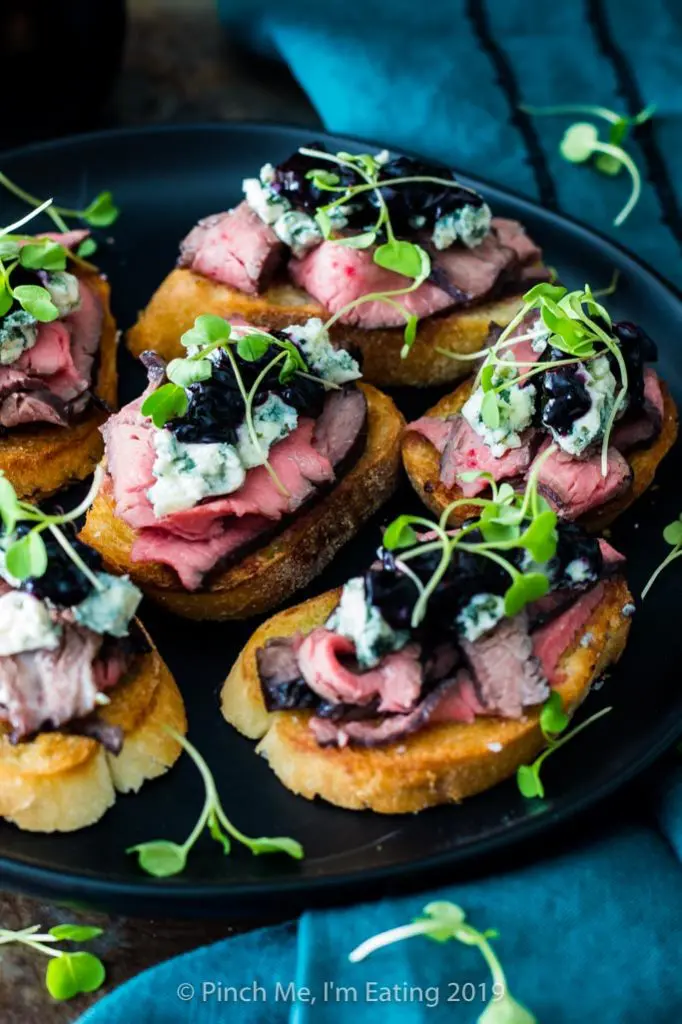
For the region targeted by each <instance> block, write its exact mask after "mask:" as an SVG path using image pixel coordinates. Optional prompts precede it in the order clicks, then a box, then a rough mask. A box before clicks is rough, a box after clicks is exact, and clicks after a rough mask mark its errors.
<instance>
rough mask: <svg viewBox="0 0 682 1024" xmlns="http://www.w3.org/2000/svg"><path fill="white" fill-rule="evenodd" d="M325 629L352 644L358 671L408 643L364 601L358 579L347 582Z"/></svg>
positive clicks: (362, 585)
mask: <svg viewBox="0 0 682 1024" xmlns="http://www.w3.org/2000/svg"><path fill="white" fill-rule="evenodd" d="M326 625H327V629H330V630H332V631H333V632H335V633H339V634H340V635H341V636H345V637H348V639H349V640H352V641H353V643H354V644H355V656H356V658H357V660H358V663H359V664H360V666H361V667H362V668H365V669H367V668H374V667H375V666H376V665H378V664H379V662H380V661H381V659H382V657H383V656H384V655H385V654H388V653H390V652H391V651H398V650H400V648H401V647H404V646H405V644H406V643H407V641H408V639H409V633H408V632H406V631H405V630H394V629H393V628H392V627H391V626H389V624H388V622H386V620H385V619H384V617H383V615H382V614H381V612H380V611H379V609H378V608H375V607H374V605H373V604H371V603H370V602H369V601H368V599H367V592H366V589H365V581H364V579H363V578H362V576H355V577H354V578H353V579H351V580H348V582H347V583H346V584H345V586H344V588H343V590H342V592H341V600H340V601H339V603H338V605H337V606H336V608H335V610H334V611H333V612H332V614H331V615H330V616H329V618H328V619H327V623H326Z"/></svg>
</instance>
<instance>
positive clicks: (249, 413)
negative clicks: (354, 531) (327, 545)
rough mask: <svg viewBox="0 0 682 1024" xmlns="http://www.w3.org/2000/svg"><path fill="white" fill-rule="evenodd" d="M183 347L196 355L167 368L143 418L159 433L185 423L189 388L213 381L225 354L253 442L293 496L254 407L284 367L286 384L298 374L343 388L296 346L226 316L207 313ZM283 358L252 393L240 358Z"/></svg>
mask: <svg viewBox="0 0 682 1024" xmlns="http://www.w3.org/2000/svg"><path fill="white" fill-rule="evenodd" d="M180 341H181V343H182V345H183V346H184V347H185V348H187V349H192V350H193V351H192V352H191V353H190V354H188V355H187V356H185V357H184V358H183V359H173V360H171V362H170V363H169V364H168V366H167V368H166V376H167V377H168V383H166V384H162V385H161V387H159V388H157V389H156V390H155V391H152V392H151V393H150V394H149V395H147V397H146V398H145V400H144V402H143V403H142V414H143V415H144V416H149V417H150V418H151V420H152V423H153V424H154V426H155V427H158V428H159V429H161V428H162V427H165V425H166V424H167V423H168V422H169V421H170V420H173V419H177V418H181V417H182V416H184V415H185V413H186V412H187V409H188V407H189V400H188V398H187V392H186V390H185V389H186V388H188V387H189V386H190V385H191V384H196V383H199V382H200V381H204V380H208V379H209V378H210V377H211V376H212V373H213V366H212V363H211V360H210V358H209V357H210V356H211V354H212V353H213V352H215V351H217V350H218V349H220V350H221V351H223V352H224V353H225V355H226V356H227V358H228V359H229V361H230V365H231V367H232V372H233V373H234V377H235V381H236V383H237V387H238V389H239V393H240V395H241V397H242V400H243V402H244V422H245V424H246V429H247V431H248V434H249V439H250V440H251V443H252V444H253V446H254V448H255V449H256V451H258V452H260V454H261V457H262V460H263V465H264V466H265V469H266V470H267V472H268V473H269V474H270V476H271V477H272V479H273V480H274V482H275V484H276V486H277V487H278V489H279V490H280V491H281V492H282V494H285V495H288V493H289V492H288V491H287V489H286V488H285V486H284V484H283V483H282V482H281V481H280V479H279V477H278V476H277V474H276V472H275V470H274V469H273V467H272V465H271V464H270V461H269V459H268V457H267V451H266V449H265V448H264V447H263V445H262V444H261V441H260V438H259V437H258V434H257V433H256V428H255V426H254V422H253V405H254V401H255V399H256V396H257V394H258V391H259V389H260V387H261V385H262V384H263V382H264V380H265V379H266V377H267V376H268V374H269V373H270V372H271V371H272V370H273V369H274V368H275V367H276V366H279V373H278V380H279V382H280V384H286V383H287V382H288V381H290V380H291V379H292V377H294V376H295V375H297V374H300V375H301V376H304V377H306V378H307V379H308V380H313V381H316V382H317V383H318V384H322V385H323V386H324V387H325V388H332V389H337V388H338V385H336V384H333V383H331V382H330V381H326V380H323V379H322V378H321V377H316V376H314V375H313V374H311V373H310V372H309V368H308V365H307V363H306V361H305V359H304V358H303V356H302V355H301V352H300V351H299V349H298V348H297V347H296V345H295V344H294V343H293V341H289V340H288V339H287V340H283V339H282V338H277V337H275V335H273V334H268V333H267V332H266V331H263V330H260V329H259V330H258V331H250V332H249V333H246V334H242V333H241V330H240V329H239V328H238V329H237V332H236V333H235V332H234V330H233V328H232V326H231V325H230V324H229V323H228V322H227V320H224V319H223V318H222V317H220V316H214V315H213V314H210V313H205V314H203V315H202V316H198V317H197V318H196V320H195V321H194V326H193V327H191V328H190V329H189V330H188V331H185V333H184V334H183V335H182V336H181V338H180ZM273 348H274V349H277V350H278V351H277V354H276V355H275V356H274V358H273V359H271V360H270V362H269V363H267V364H266V366H265V367H264V368H263V370H262V371H261V372H260V373H259V374H258V376H257V377H256V380H255V381H254V383H253V385H252V386H251V388H250V389H249V390H247V388H246V385H245V384H244V378H243V377H242V373H241V370H240V369H239V364H238V362H237V359H236V357H235V354H234V349H236V351H237V355H238V356H239V358H240V359H242V360H243V361H244V362H246V363H256V362H258V361H259V360H261V359H262V358H263V357H264V356H265V355H267V354H268V352H269V351H270V350H271V349H273Z"/></svg>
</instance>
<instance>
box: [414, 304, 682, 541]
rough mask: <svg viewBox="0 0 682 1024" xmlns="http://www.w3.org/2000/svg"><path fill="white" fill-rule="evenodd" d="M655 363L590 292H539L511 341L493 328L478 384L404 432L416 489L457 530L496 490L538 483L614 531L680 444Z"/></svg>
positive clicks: (645, 341)
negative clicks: (447, 515)
mask: <svg viewBox="0 0 682 1024" xmlns="http://www.w3.org/2000/svg"><path fill="white" fill-rule="evenodd" d="M656 354H657V353H656V346H655V344H654V342H653V341H652V340H651V338H649V336H648V335H647V334H646V333H645V332H644V331H643V330H642V329H641V328H640V327H638V326H637V325H635V324H633V323H630V322H626V321H620V322H614V321H612V320H611V317H610V316H609V313H608V312H607V310H606V308H605V307H604V306H603V305H602V304H601V303H600V302H598V301H597V300H596V299H595V298H594V295H593V294H592V292H591V291H590V289H589V287H587V286H586V288H585V289H584V290H583V291H575V292H570V293H569V292H567V290H566V289H565V288H562V287H560V286H558V285H550V284H541V285H538V286H537V287H535V288H533V289H531V290H530V291H529V292H528V293H527V294H526V295H525V296H524V306H523V308H522V310H521V311H520V313H519V314H518V315H517V317H515V319H514V321H512V323H511V324H510V325H509V326H508V328H507V329H506V330H501V329H500V328H499V327H495V328H493V329H492V331H491V338H490V348H489V351H488V354H487V355H486V357H485V361H484V363H483V365H482V367H481V369H480V370H479V372H478V374H477V375H476V377H475V378H474V379H473V380H470V381H467V382H466V383H464V384H461V385H460V386H459V388H458V389H457V390H456V391H455V392H454V393H453V394H451V395H447V396H446V397H445V398H443V399H441V401H440V402H438V404H437V405H435V406H434V407H433V408H432V409H430V410H429V412H428V413H427V414H426V415H425V416H423V417H422V418H421V419H419V420H417V421H416V422H414V423H410V424H408V427H407V429H406V431H405V435H404V438H403V441H402V453H403V461H404V464H405V469H406V470H407V473H408V475H409V477H410V480H411V482H412V485H413V486H414V488H415V490H416V491H417V493H418V494H419V495H420V497H421V498H422V500H423V501H424V503H425V504H426V505H428V506H429V508H431V509H432V510H433V511H434V512H437V513H440V512H442V511H443V509H444V508H446V506H452V508H451V521H452V522H458V521H459V522H461V521H463V520H464V519H466V518H467V516H469V515H471V514H472V513H473V514H476V508H477V503H478V498H479V496H480V495H481V494H485V493H486V492H487V491H488V490H489V486H490V481H491V479H492V480H494V481H496V482H497V483H500V482H502V481H506V482H509V483H511V484H512V486H514V487H518V486H522V485H523V481H524V480H527V479H528V477H529V476H530V475H531V474H534V475H535V476H536V478H537V485H538V490H539V492H540V494H542V495H543V496H544V497H545V498H546V499H547V501H548V502H549V503H550V505H551V506H552V507H553V508H554V509H555V510H556V511H557V512H558V514H559V515H560V516H562V517H564V518H567V519H572V520H573V519H578V520H580V521H581V522H583V523H584V524H585V525H586V526H587V527H588V528H590V529H594V530H599V529H601V528H603V527H605V526H607V525H608V524H609V523H610V522H612V521H613V520H614V519H615V518H616V516H618V515H619V514H620V513H621V512H622V511H623V510H624V509H625V508H627V507H628V506H629V505H630V504H632V502H633V501H634V500H635V499H636V498H637V497H639V495H640V494H642V493H643V492H644V491H645V490H646V489H647V487H649V485H650V484H651V482H652V480H653V478H654V474H655V473H656V470H657V468H658V465H659V463H660V462H661V459H662V458H663V457H664V455H665V454H666V452H668V451H669V449H670V448H671V447H672V445H673V444H674V442H675V439H676V437H677V409H676V407H675V403H674V402H673V399H672V397H671V395H670V392H669V391H668V389H667V387H666V386H665V384H664V383H663V382H662V381H661V380H660V378H659V377H658V375H657V374H656V372H655V371H654V370H653V369H652V368H651V367H646V366H645V365H644V364H645V361H652V360H655V359H656ZM453 503H454V504H453Z"/></svg>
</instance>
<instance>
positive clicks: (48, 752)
mask: <svg viewBox="0 0 682 1024" xmlns="http://www.w3.org/2000/svg"><path fill="white" fill-rule="evenodd" d="M109 696H110V698H111V702H110V703H109V704H107V705H103V706H102V707H101V708H100V709H99V714H100V717H101V718H103V719H104V720H105V721H106V722H108V723H109V724H111V725H118V726H121V728H122V729H123V733H124V737H125V738H124V742H123V749H122V750H121V752H120V754H118V755H117V756H114V755H113V754H110V753H109V752H108V751H106V750H105V749H104V747H103V746H102V745H101V744H100V743H98V742H97V741H96V740H93V739H88V738H87V737H84V736H73V735H70V734H68V733H61V732H42V733H39V734H38V735H37V736H36V737H35V739H33V740H30V741H28V742H26V743H18V744H16V745H13V744H11V743H10V741H9V739H8V737H7V733H6V732H5V733H2V734H0V817H3V818H7V819H8V820H9V821H13V822H14V824H15V825H18V826H19V828H22V829H26V830H28V831H29V832H73V831H74V830H75V829H79V828H85V826H86V825H92V824H93V823H94V822H95V821H98V820H99V819H100V818H101V817H102V815H103V814H104V812H105V811H107V810H108V809H109V808H110V807H111V806H112V805H113V803H114V802H115V800H116V794H117V793H130V792H137V790H138V789H140V787H141V786H142V785H143V783H145V782H146V781H147V780H148V779H154V778H156V777H157V776H159V775H163V774H164V773H165V772H167V771H168V769H169V768H170V767H171V765H172V764H174V763H175V761H176V760H177V759H178V757H179V756H180V754H181V752H182V751H181V747H180V744H179V743H178V742H177V741H176V740H174V739H173V737H172V736H170V735H169V734H168V733H167V732H166V730H165V728H164V726H170V727H171V728H172V729H175V731H176V732H179V733H182V734H184V733H186V732H187V719H186V717H185V708H184V704H183V701H182V697H181V696H180V691H179V690H178V687H177V685H176V683H175V680H174V679H173V676H172V675H171V674H170V672H169V670H168V668H167V667H166V665H165V663H164V662H163V660H162V658H161V656H160V655H159V653H158V652H157V650H156V648H153V649H152V650H151V651H150V652H149V653H148V654H144V655H142V656H141V657H140V658H139V659H138V660H137V661H136V663H135V667H134V669H133V672H132V673H131V674H129V675H128V676H127V677H126V678H125V679H124V680H123V681H122V682H121V683H119V684H118V686H116V687H115V688H114V689H113V690H112V691H111V693H110V694H109Z"/></svg>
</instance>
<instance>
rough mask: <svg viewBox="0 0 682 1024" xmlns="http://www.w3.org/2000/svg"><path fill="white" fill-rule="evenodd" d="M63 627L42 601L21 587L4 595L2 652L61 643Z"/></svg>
mask: <svg viewBox="0 0 682 1024" xmlns="http://www.w3.org/2000/svg"><path fill="white" fill-rule="evenodd" d="M61 635H62V629H61V627H60V626H58V625H57V624H56V623H54V622H53V621H52V618H51V616H50V613H49V611H48V609H47V608H46V606H45V605H44V604H43V602H42V601H39V600H38V599H37V598H35V597H33V596H32V595H31V594H25V593H23V591H21V590H11V591H10V592H9V593H8V594H3V595H2V597H0V656H1V657H7V656H9V655H12V654H23V653H24V652H25V651H39V650H49V651H53V650H55V648H57V647H59V643H60V640H61Z"/></svg>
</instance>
